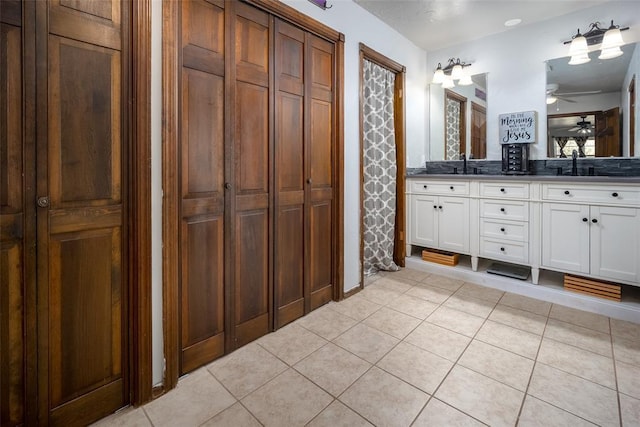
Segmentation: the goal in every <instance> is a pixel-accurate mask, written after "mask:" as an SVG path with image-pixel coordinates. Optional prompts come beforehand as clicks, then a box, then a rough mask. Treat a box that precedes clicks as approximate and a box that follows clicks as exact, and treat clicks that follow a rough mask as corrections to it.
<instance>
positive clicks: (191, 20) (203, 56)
mask: <svg viewBox="0 0 640 427" xmlns="http://www.w3.org/2000/svg"><path fill="white" fill-rule="evenodd" d="M181 6H182V65H183V66H184V67H188V68H193V69H196V70H200V71H204V72H207V73H211V74H216V75H219V76H224V53H225V49H224V2H207V1H204V0H193V1H183V2H181Z"/></svg>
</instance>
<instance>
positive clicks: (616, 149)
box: [546, 43, 640, 158]
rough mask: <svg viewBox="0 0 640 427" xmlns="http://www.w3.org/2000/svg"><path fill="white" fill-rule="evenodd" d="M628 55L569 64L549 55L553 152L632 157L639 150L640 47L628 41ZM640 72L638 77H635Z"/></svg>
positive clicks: (558, 154) (549, 119) (549, 130)
mask: <svg viewBox="0 0 640 427" xmlns="http://www.w3.org/2000/svg"><path fill="white" fill-rule="evenodd" d="M621 49H622V51H623V52H624V53H623V55H622V56H619V57H617V58H613V59H607V60H600V59H598V54H599V51H593V52H591V53H590V54H589V56H590V57H591V61H590V62H587V63H586V64H581V65H569V64H568V62H569V58H566V57H565V58H558V59H552V60H549V61H547V87H546V95H547V133H548V136H547V157H549V158H553V157H556V158H557V157H571V153H572V152H573V150H576V151H577V152H578V155H579V156H580V157H627V156H633V155H634V154H636V155H637V154H638V153H637V151H638V150H636V149H635V145H636V144H637V143H638V142H637V141H635V136H634V133H635V132H636V131H635V129H636V128H637V127H636V124H637V122H638V118H637V116H638V111H637V109H636V108H635V102H634V98H635V97H636V96H637V95H636V93H635V87H634V86H635V84H634V82H637V81H638V76H639V75H640V57H639V56H640V48H638V47H637V44H636V43H631V44H627V45H624V46H622V48H621ZM634 76H635V80H634Z"/></svg>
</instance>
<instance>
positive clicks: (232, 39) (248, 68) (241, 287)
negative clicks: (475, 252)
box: [176, 0, 336, 373]
mask: <svg viewBox="0 0 640 427" xmlns="http://www.w3.org/2000/svg"><path fill="white" fill-rule="evenodd" d="M250 3H251V2H242V1H226V2H224V1H215V0H191V1H184V2H181V3H180V6H179V7H178V8H177V14H178V15H179V16H180V18H179V19H178V26H177V28H178V29H179V30H178V35H179V37H178V40H177V41H178V46H179V47H180V48H179V50H178V75H179V78H178V85H179V88H178V91H179V95H178V99H179V100H180V106H181V108H180V109H179V112H178V120H177V123H178V127H179V132H178V141H177V144H176V152H177V154H178V156H179V157H180V160H179V162H178V163H177V165H178V167H179V173H178V177H179V184H178V186H177V188H178V191H179V200H180V202H179V208H178V209H179V211H180V224H181V225H180V227H179V231H178V232H179V234H180V238H179V239H178V241H179V245H178V248H177V253H178V254H179V255H178V256H179V259H180V263H179V272H178V281H179V284H178V290H179V292H178V299H179V305H178V309H179V312H180V314H179V321H180V336H179V343H178V345H179V347H180V360H179V367H178V369H177V371H178V372H179V373H186V372H189V371H191V370H193V369H194V368H196V367H198V366H201V365H202V364H204V363H207V362H208V361H210V360H213V359H215V358H216V357H219V356H220V355H222V354H224V353H227V352H229V351H232V350H234V349H236V348H238V347H240V346H242V345H245V344H247V343H249V342H251V341H253V340H255V339H256V338H258V337H260V336H262V335H265V334H266V333H268V332H269V331H272V330H273V329H274V328H279V327H281V326H283V325H285V324H287V323H289V322H291V321H292V320H295V319H296V318H298V317H300V316H302V315H304V314H305V313H308V312H309V311H310V310H313V309H314V308H317V307H318V306H320V305H322V304H324V303H326V302H328V301H330V300H331V299H332V298H333V291H334V289H333V287H334V277H335V259H334V257H335V245H336V236H335V235H336V230H335V224H334V216H335V212H334V208H335V206H334V200H335V185H336V183H335V181H336V179H335V161H336V154H335V139H336V131H335V123H334V122H335V110H334V103H335V101H334V99H335V95H336V93H335V78H336V76H335V66H336V57H335V42H331V41H328V40H325V39H323V38H321V37H319V36H316V35H314V34H312V33H310V32H308V31H305V30H304V29H302V28H301V27H298V26H296V25H293V24H291V23H289V22H286V21H285V20H282V19H280V18H277V17H275V16H274V15H272V14H271V13H269V11H267V10H264V9H261V8H259V7H255V6H252V5H251V4H250ZM258 3H262V2H258Z"/></svg>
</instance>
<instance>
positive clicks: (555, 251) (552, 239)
mask: <svg viewBox="0 0 640 427" xmlns="http://www.w3.org/2000/svg"><path fill="white" fill-rule="evenodd" d="M589 224H590V222H589V207H588V206H586V205H567V204H561V203H557V204H555V203H554V204H551V203H544V204H543V205H542V265H544V266H545V267H551V268H554V269H559V270H562V271H569V272H576V273H589Z"/></svg>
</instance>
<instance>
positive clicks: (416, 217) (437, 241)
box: [408, 180, 469, 254]
mask: <svg viewBox="0 0 640 427" xmlns="http://www.w3.org/2000/svg"><path fill="white" fill-rule="evenodd" d="M408 189H409V194H408V205H409V209H408V213H409V220H408V224H409V233H408V235H409V244H412V245H417V246H424V247H429V248H434V249H442V250H447V251H453V252H456V253H461V254H468V253H469V183H468V182H460V181H456V182H446V181H431V180H419V181H413V182H411V184H410V185H408Z"/></svg>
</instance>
